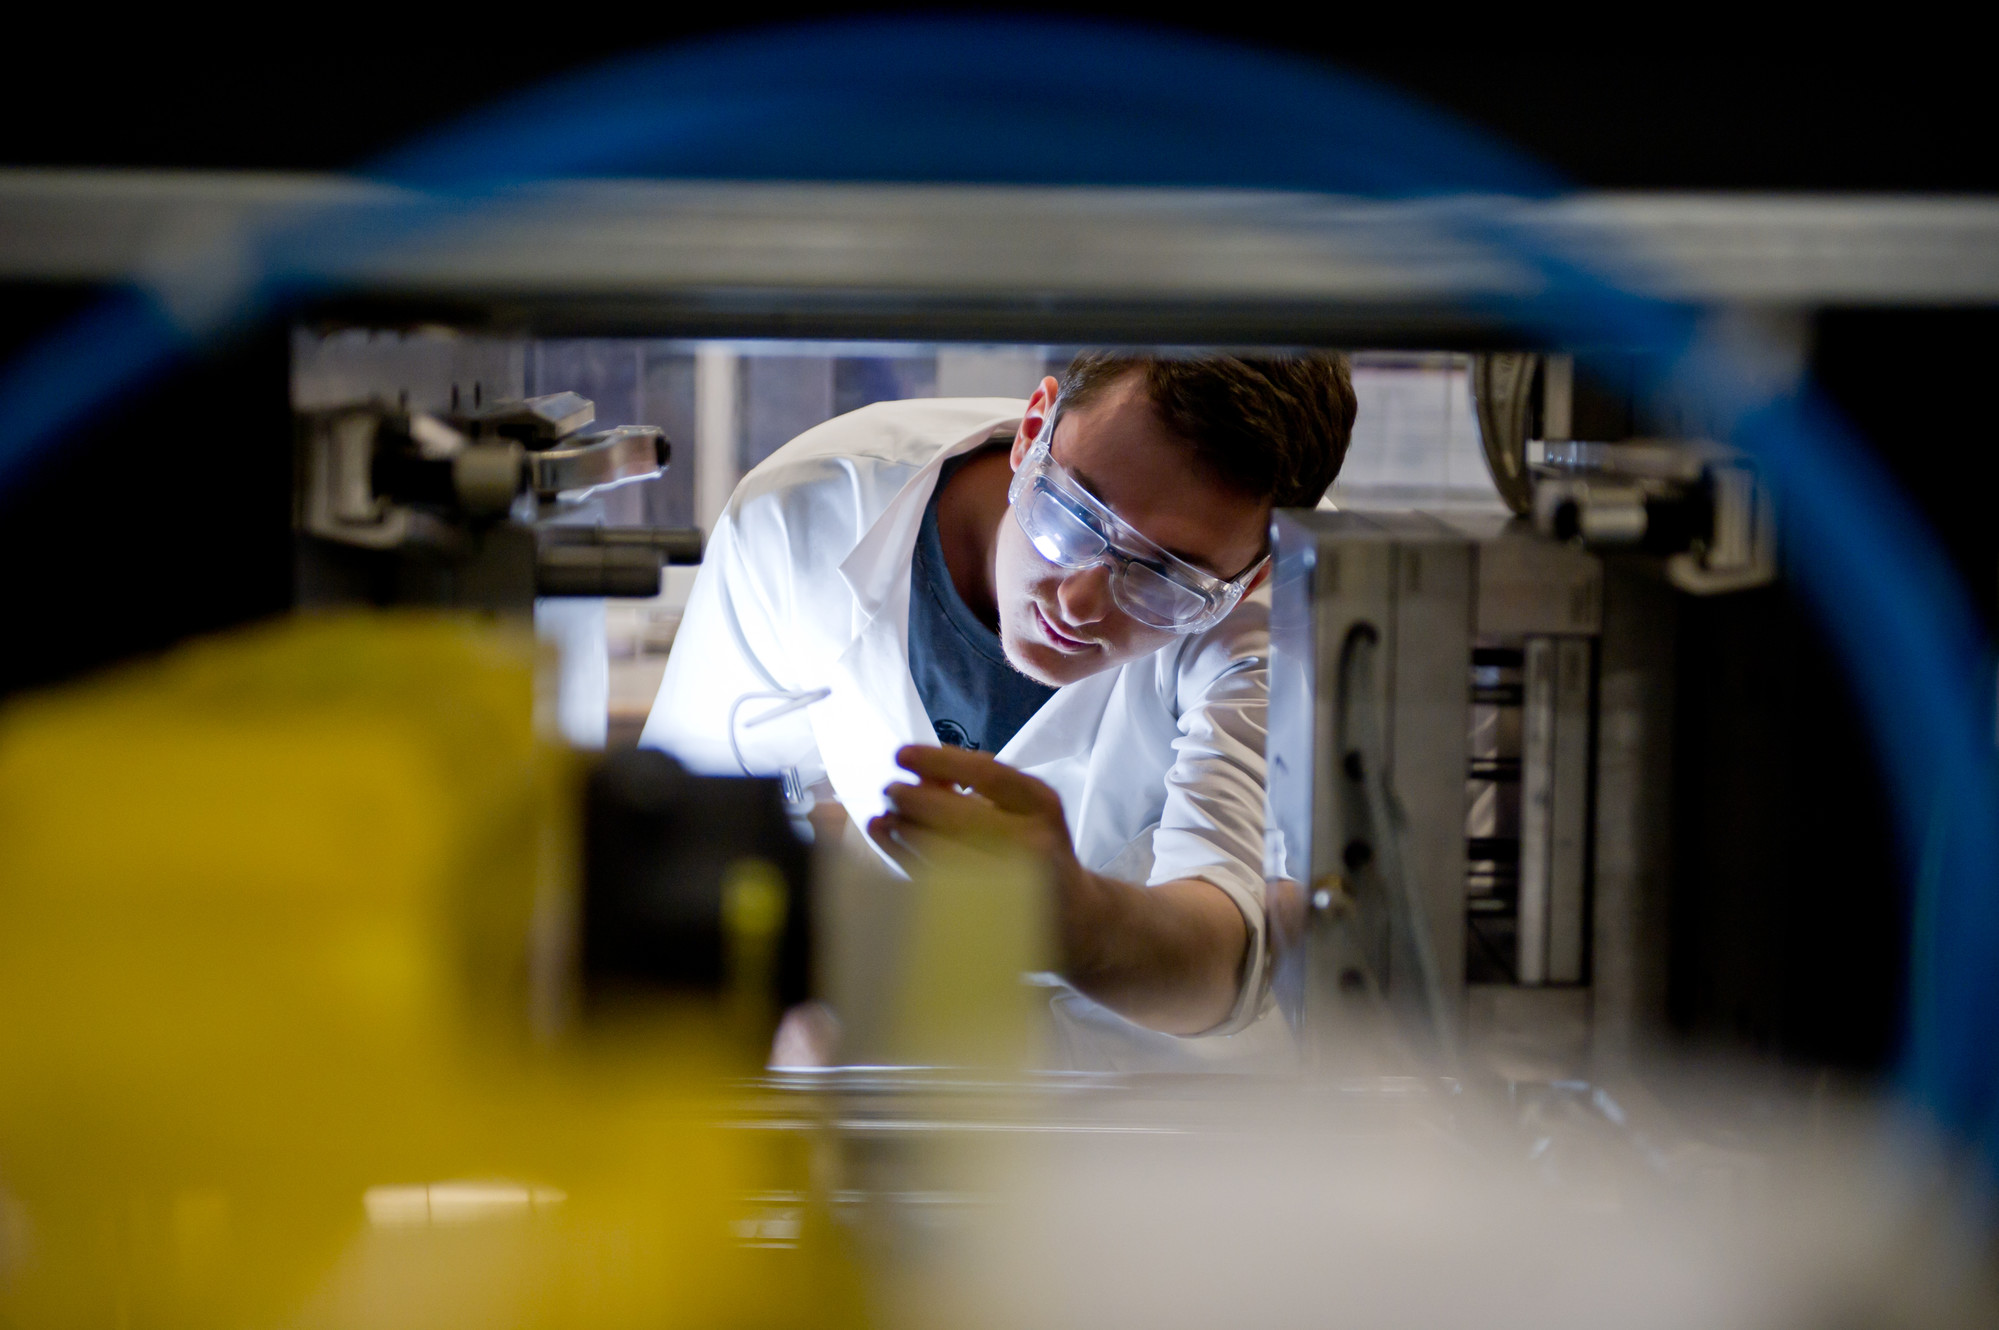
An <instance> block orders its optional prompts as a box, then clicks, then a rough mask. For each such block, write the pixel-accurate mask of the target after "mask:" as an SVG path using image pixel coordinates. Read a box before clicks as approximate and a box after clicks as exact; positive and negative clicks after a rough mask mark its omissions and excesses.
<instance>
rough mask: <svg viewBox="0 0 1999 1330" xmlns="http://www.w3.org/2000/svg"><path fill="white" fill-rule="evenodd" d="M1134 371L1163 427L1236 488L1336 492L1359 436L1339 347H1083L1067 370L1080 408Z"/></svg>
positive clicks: (1069, 390)
mask: <svg viewBox="0 0 1999 1330" xmlns="http://www.w3.org/2000/svg"><path fill="white" fill-rule="evenodd" d="M1127 374H1139V375H1142V376H1143V377H1144V383H1145V392H1146V395H1147V396H1148V397H1149V398H1151V399H1152V405H1153V407H1154V408H1155V409H1156V410H1157V411H1158V412H1159V416H1160V419H1161V421H1162V422H1163V423H1164V424H1165V426H1166V428H1167V429H1168V430H1170V431H1171V432H1172V433H1173V434H1175V435H1177V436H1178V437H1180V438H1182V439H1185V440H1186V441H1187V443H1188V444H1189V445H1190V446H1191V447H1192V448H1193V450H1194V455H1195V457H1197V458H1198V459H1199V460H1200V462H1201V464H1202V465H1203V466H1204V467H1206V468H1207V469H1208V470H1209V471H1210V472H1211V473H1212V474H1213V475H1214V477H1215V479H1217V480H1219V481H1221V482H1222V483H1223V484H1225V485H1227V486H1228V487H1229V488H1231V489H1234V490H1240V491H1241V492H1243V493H1245V494H1258V495H1268V496H1269V498H1270V501H1271V504H1272V506H1273V507H1277V508H1310V507H1312V506H1313V505H1315V504H1317V503H1318V502H1319V499H1320V497H1321V496H1322V495H1324V494H1325V492H1326V491H1327V490H1328V489H1330V488H1332V484H1333V478H1334V477H1335V476H1337V475H1339V473H1340V463H1342V462H1344V461H1345V460H1346V455H1347V443H1348V441H1349V440H1351V439H1352V437H1353V421H1354V411H1355V404H1354V395H1353V378H1352V375H1351V374H1350V373H1349V372H1348V369H1347V358H1346V357H1345V356H1343V355H1340V354H1339V353H1338V352H1336V351H1310V352H1306V353H1303V354H1300V355H1269V356H1233V355H1201V356H1170V355H1159V354H1148V353H1127V352H1118V351H1085V352H1083V353H1082V354H1081V355H1079V356H1077V357H1076V358H1075V359H1074V360H1073V361H1071V362H1070V363H1069V368H1068V370H1067V372H1065V373H1064V374H1063V375H1062V389H1061V392H1062V401H1063V404H1064V405H1065V406H1072V407H1074V406H1082V405H1084V404H1085V403H1087V402H1089V401H1091V400H1092V399H1094V398H1097V397H1099V396H1101V395H1102V394H1103V393H1104V391H1105V390H1106V389H1108V388H1109V387H1110V386H1111V385H1112V384H1114V383H1117V382H1118V381H1119V380H1121V379H1123V378H1124V377H1125V376H1126V375H1127Z"/></svg>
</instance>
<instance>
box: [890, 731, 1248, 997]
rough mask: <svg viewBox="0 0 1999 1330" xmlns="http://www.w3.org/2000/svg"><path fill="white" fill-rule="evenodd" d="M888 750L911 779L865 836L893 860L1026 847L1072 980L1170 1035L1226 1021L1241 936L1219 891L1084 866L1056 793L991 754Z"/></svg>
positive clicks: (1196, 882) (916, 861)
mask: <svg viewBox="0 0 1999 1330" xmlns="http://www.w3.org/2000/svg"><path fill="white" fill-rule="evenodd" d="M895 756H896V762H897V763H898V764H899V765H900V766H901V767H902V768H903V769H904V770H906V771H908V772H910V773H911V774H912V775H914V776H915V777H916V778H917V780H916V783H914V784H904V783H898V784H894V785H890V786H889V787H888V788H887V790H886V791H884V793H885V794H886V795H887V797H888V801H889V806H890V811H889V812H886V813H883V814H882V815H881V816H879V817H876V818H874V819H873V820H871V821H870V822H869V823H868V835H869V836H870V837H871V838H872V839H873V840H874V841H875V843H876V844H877V845H880V846H881V847H882V849H883V851H884V852H886V853H887V854H888V855H889V856H890V857H891V858H893V859H895V860H896V862H898V863H900V864H901V865H902V866H903V867H904V868H908V869H912V870H913V869H916V868H918V867H919V866H920V865H921V863H922V861H923V858H924V847H925V844H926V843H927V842H932V841H935V840H949V841H957V842H961V843H965V844H969V845H974V846H982V847H985V848H993V847H1002V846H1012V847H1016V848H1018V849H1021V850H1024V851H1026V852H1027V853H1028V854H1030V855H1032V856H1034V857H1035V858H1036V859H1039V860H1040V861H1041V862H1043V863H1045V864H1047V865H1048V868H1049V874H1050V878H1051V884H1052V886H1053V889H1054V892H1055V916H1056V928H1057V940H1058V944H1059V947H1060V951H1061V958H1062V972H1063V977H1065V978H1066V979H1068V980H1069V982H1070V983H1072V984H1074V985H1075V986H1076V987H1077V988H1078V989H1080V990H1081V991H1082V992H1084V993H1087V994H1089V996H1091V997H1093V998H1095V999H1096V1000H1097V1001H1099V1002H1102V1003H1103V1004H1104V1005H1106V1006H1108V1007H1110V1008H1112V1009H1113V1010H1115V1011H1117V1012H1119V1013H1120V1014H1122V1015H1124V1016H1125V1017H1127V1018H1128V1019H1130V1020H1134V1021H1137V1022H1139V1023H1140V1024H1142V1025H1148V1026H1151V1027H1152V1028H1153V1029H1157V1030H1164V1031H1167V1032H1168V1033H1172V1034H1197V1033H1199V1032H1200V1031H1202V1030H1206V1029H1210V1028H1212V1027H1213V1026H1215V1025H1218V1024H1220V1023H1221V1021H1222V1020H1223V1019H1224V1018H1226V1017H1227V1015H1228V1013H1229V1011H1230V1009H1231V1008H1232V1007H1233V1005H1234V1003H1235V996H1236V986H1237V982H1238V979H1239V976H1240V972H1241V969H1242V958H1243V952H1244V949H1245V947H1246V946H1247V945H1248V941H1249V931H1248V927H1247V926H1246V925H1245V924H1244V922H1243V918H1242V912H1241V911H1240V910H1238V909H1237V908H1236V905H1235V902H1234V901H1233V900H1231V899H1230V898H1229V896H1228V894H1227V893H1226V892H1224V891H1223V890H1222V889H1221V888H1220V887H1217V886H1215V885H1214V884H1213V883H1211V882H1205V881H1202V880H1201V879H1199V878H1186V879H1182V880H1180V881H1175V882H1164V883H1160V884H1159V885H1158V886H1153V887H1138V886H1134V885H1132V884H1131V883H1128V882H1119V881H1117V880H1116V879H1114V878H1107V877H1104V876H1102V875H1101V874H1097V873H1092V872H1090V871H1089V870H1087V869H1085V868H1084V867H1083V865H1082V864H1081V863H1080V862H1079V861H1078V860H1077V858H1076V852H1075V849H1074V847H1073V846H1072V844H1071V842H1070V839H1069V824H1068V820H1067V819H1066V818H1065V817H1064V816H1063V813H1062V800H1061V798H1060V796H1058V795H1057V794H1056V793H1055V791H1054V790H1053V789H1051V788H1049V787H1048V786H1047V785H1046V784H1044V783H1043V782H1041V781H1038V780H1036V779H1035V778H1034V777H1032V776H1029V775H1026V774H1025V773H1023V772H1019V771H1016V770H1014V769H1013V768H1012V767H1009V766H1007V765H1006V764H1005V763H1002V762H1000V761H998V760H996V759H995V758H993V757H991V756H989V755H988V754H985V753H980V752H975V751H972V750H969V749H963V748H931V747H925V746H920V745H911V746H909V747H907V748H903V749H901V750H900V751H898V752H897V753H896V755H895Z"/></svg>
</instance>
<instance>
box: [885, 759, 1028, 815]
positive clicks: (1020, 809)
mask: <svg viewBox="0 0 1999 1330" xmlns="http://www.w3.org/2000/svg"><path fill="white" fill-rule="evenodd" d="M895 760H896V763H897V765H899V766H900V767H902V769H903V770H905V771H908V772H910V773H911V774H913V775H915V776H918V777H920V778H921V779H922V780H923V781H924V783H925V784H926V785H963V786H965V787H966V788H968V789H973V790H977V791H978V792H979V793H980V794H983V795H984V796H985V797H986V798H988V799H990V800H992V801H993V803H994V804H995V805H997V806H998V807H1000V808H1003V809H1005V810H1006V811H1007V812H1009V813H1046V812H1048V811H1049V808H1050V805H1051V803H1052V804H1053V806H1054V807H1056V808H1059V807H1061V803H1060V801H1059V800H1058V799H1056V797H1055V791H1053V790H1051V789H1049V788H1048V786H1047V785H1045V784H1043V783H1042V782H1041V781H1038V780H1036V779H1035V778H1034V777H1032V776H1030V775H1027V774H1026V773H1025V772H1020V771H1016V770H1014V769H1013V768H1012V767H1010V766H1008V765H1007V764H1006V763H1004V762H1002V761H1000V760H999V759H998V758H996V757H994V756H993V755H992V754H990V753H981V752H978V751H977V750H976V749H971V748H932V747H930V746H929V745H927V744H910V745H909V746H908V747H906V748H901V749H898V750H897V751H896V755H895Z"/></svg>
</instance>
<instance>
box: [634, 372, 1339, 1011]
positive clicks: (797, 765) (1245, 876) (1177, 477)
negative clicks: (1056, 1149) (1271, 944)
mask: <svg viewBox="0 0 1999 1330" xmlns="http://www.w3.org/2000/svg"><path fill="white" fill-rule="evenodd" d="M1353 420H1354V396H1353V388H1352V385H1351V382H1350V380H1349V376H1348V372H1347V366H1346V362H1345V360H1344V358H1342V357H1339V356H1336V355H1330V354H1314V355H1305V356H1295V357H1277V356H1272V357H1259V358H1238V357H1232V356H1205V357H1199V358H1170V357H1155V356H1125V355H1113V354H1105V353H1089V354H1085V355H1082V356H1079V357H1078V358H1077V359H1076V361H1075V363H1074V364H1072V365H1071V366H1070V367H1069V370H1068V372H1067V373H1066V374H1065V375H1064V377H1063V378H1062V379H1061V380H1060V381H1059V382H1058V381H1057V380H1056V379H1054V378H1047V379H1044V380H1042V382H1041V383H1040V384H1039V385H1038V386H1037V387H1036V389H1035V391H1034V394H1033V395H1032V396H1031V397H1030V398H1029V399H1028V400H1027V402H1026V403H1024V404H1023V403H1020V402H1018V401H1009V400H1006V399H983V398H981V399H957V400H931V401H911V402H885V403H879V404H877V405H875V406H871V407H866V408H863V409H862V410H860V411H856V412H853V413H851V414H849V415H846V416H842V417H839V418H838V419H835V420H831V421H828V422H827V423H826V424H824V425H821V426H819V427H817V428H816V429H813V430H809V431H807V432H806V433H805V434H803V435H801V436H799V437H798V438H797V439H795V440H793V441H792V442H791V443H789V444H787V445H786V446H785V447H783V448H781V449H780V450H778V452H777V453H775V454H773V455H772V456H771V457H770V459H769V460H767V461H766V462H764V463H763V465H761V466H759V467H757V468H756V470H754V471H752V472H751V473H750V474H749V475H748V476H747V477H745V478H744V480H743V482H742V484H741V485H740V486H739V487H738V488H737V490H736V492H735V494H734V496H733V497H732V498H731V499H730V502H729V506H728V508H727V510H726V512H725V513H724V514H723V516H722V518H721V520H720V521H718V522H717V524H716V528H715V531H714V532H713V534H712V536H711V537H710V540H709V545H708V555H707V559H706V560H705V561H704V563H703V565H702V568H701V572H700V575H699V577H698V578H697V579H696V582H695V587H694V592H693V595H692V597H691V599H690V601H689V603H688V608H687V614H686V617H685V619H684V620H683V622H682V625H681V628H680V633H679V636H678V638H677V639H676V641H675V644H674V650H673V655H672V657H671V659H670V660H669V661H668V664H667V670H666V676H665V679H664V681H663V683H662V684H661V687H660V693H659V700H658V702H657V703H656V704H655V706H654V709H653V713H652V716H651V717H650V718H649V720H648V722H647V725H646V730H645V735H644V739H643V742H644V743H646V744H648V745H652V746H656V747H661V748H665V749H667V750H668V751H670V752H673V753H675V754H677V755H678V756H679V757H680V758H681V759H682V760H683V761H685V762H687V763H688V764H689V765H690V766H692V767H694V768H696V769H698V770H708V771H716V772H732V773H733V772H741V771H750V772H756V773H758V774H767V773H777V772H784V773H785V774H786V775H787V777H788V779H791V780H793V781H795V782H796V783H798V784H800V785H819V787H820V788H824V786H825V785H830V786H831V790H832V792H833V793H834V794H835V795H837V797H838V799H839V801H840V802H841V803H842V804H843V805H844V806H845V808H846V810H847V812H848V813H849V814H851V815H852V816H853V818H854V820H855V821H856V822H857V823H859V824H861V825H862V826H863V827H864V828H865V830H866V833H867V835H868V836H869V837H870V838H871V839H872V840H873V842H874V843H875V845H876V846H878V847H879V848H880V849H881V850H882V852H883V853H884V854H886V855H888V856H889V857H890V858H893V859H896V860H898V861H901V862H904V863H907V862H909V860H910V858H911V857H912V856H919V855H920V854H921V851H922V846H923V843H924V841H925V839H926V838H929V837H943V838H960V839H991V838H995V837H997V838H1003V839H1005V840H1008V841H1011V842H1014V843H1016V844H1019V845H1022V846H1025V847H1027V848H1028V849H1030V850H1031V851H1032V852H1033V853H1035V854H1038V855H1040V856H1042V857H1044V858H1045V859H1046V861H1047V862H1048V863H1049V865H1050V867H1051V870H1052V876H1053V880H1054V882H1055V890H1056V901H1055V915H1056V918H1057V921H1058V926H1059V947H1060V956H1061V965H1062V977H1063V978H1064V979H1065V980H1066V981H1067V982H1068V983H1069V984H1070V985H1071V986H1073V988H1074V989H1076V990H1078V991H1079V992H1080V993H1082V994H1084V995H1086V996H1087V997H1088V998H1090V999H1092V1000H1093V1001H1094V1002H1095V1003H1099V1004H1102V1006H1103V1007H1107V1008H1109V1009H1110V1010H1111V1011H1113V1012H1116V1013H1117V1014H1118V1015H1119V1016H1120V1017H1122V1018H1123V1019H1124V1020H1127V1021H1130V1022H1135V1023H1137V1024H1138V1025H1141V1026H1145V1027H1148V1028H1149V1029H1151V1030H1154V1031H1161V1032H1164V1033H1166V1034H1169V1035H1194V1034H1229V1033H1233V1032H1236V1031H1238V1030H1241V1029H1243V1028H1244V1027H1245V1026H1247V1025H1248V1024H1249V1022H1251V1021H1252V1020H1254V1019H1255V1017H1256V1015H1257V1013H1258V1008H1259V1004H1260V1001H1261V998H1262V995H1263V990H1264V980H1265V969H1266V944H1265V920H1264V899H1263V873H1262V858H1263V783H1264V757H1263V726H1264V713H1265V699H1266V695H1267V679H1266V669H1265V657H1266V654H1267V651H1268V642H1269V636H1268V625H1267V599H1268V598H1267V593H1265V594H1262V595H1258V594H1253V593H1255V592H1256V590H1257V588H1258V587H1259V586H1261V584H1262V583H1263V581H1264V579H1265V577H1266V576H1267V574H1268V562H1267V555H1268V533H1269V524H1270V522H1269V519H1270V511H1271V509H1272V507H1273V506H1276V507H1301V506H1302V507H1309V506H1311V505H1313V504H1315V503H1317V502H1318V501H1319V500H1320V498H1321V497H1322V496H1323V495H1324V493H1325V492H1326V490H1327V489H1328V488H1329V487H1330V486H1331V484H1332V482H1333V478H1334V476H1335V475H1336V474H1337V473H1338V471H1339V467H1340V463H1341V461H1342V460H1343V459H1344V457H1345V454H1346V448H1347V442H1348V439H1349V437H1350V435H1351V432H1352V428H1353ZM788 701H789V702H791V703H794V704H796V705H793V706H792V708H791V709H790V710H789V711H788V712H786V713H785V714H783V715H781V716H779V717H777V718H775V719H771V720H769V721H768V722H765V723H757V722H758V721H759V718H760V717H762V716H765V715H769V714H770V713H772V712H775V711H778V710H779V709H780V708H782V707H784V706H785V705H786V703H787V702H788ZM940 740H941V741H942V743H941V744H940ZM911 777H914V780H913V781H912V780H911V779H910V778H911ZM822 782H823V784H821V783H822Z"/></svg>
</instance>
